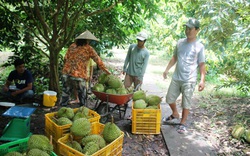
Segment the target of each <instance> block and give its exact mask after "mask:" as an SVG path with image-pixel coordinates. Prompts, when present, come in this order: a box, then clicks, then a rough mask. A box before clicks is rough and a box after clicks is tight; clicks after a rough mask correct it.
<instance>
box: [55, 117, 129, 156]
mask: <svg viewBox="0 0 250 156" xmlns="http://www.w3.org/2000/svg"><path fill="white" fill-rule="evenodd" d="M123 138H124V132H122V131H121V130H120V129H119V127H118V126H117V125H116V124H115V123H114V122H113V119H112V121H111V122H107V123H106V124H102V123H97V122H95V123H89V122H88V121H87V120H81V119H78V120H77V121H76V122H75V123H73V125H72V127H71V128H70V133H68V134H66V135H65V136H63V137H62V138H60V139H59V140H58V144H59V155H62V156H69V155H70V156H87V155H88V156H89V155H91V156H108V155H112V156H121V155H122V149H123V148H122V145H123Z"/></svg>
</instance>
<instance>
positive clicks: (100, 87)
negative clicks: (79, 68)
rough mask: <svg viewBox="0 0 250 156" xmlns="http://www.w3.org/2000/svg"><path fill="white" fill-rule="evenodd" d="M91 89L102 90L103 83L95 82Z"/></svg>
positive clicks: (103, 88)
mask: <svg viewBox="0 0 250 156" xmlns="http://www.w3.org/2000/svg"><path fill="white" fill-rule="evenodd" d="M92 89H93V90H95V91H97V92H104V90H105V87H104V85H103V84H101V83H97V84H95V85H94V86H93V88H92Z"/></svg>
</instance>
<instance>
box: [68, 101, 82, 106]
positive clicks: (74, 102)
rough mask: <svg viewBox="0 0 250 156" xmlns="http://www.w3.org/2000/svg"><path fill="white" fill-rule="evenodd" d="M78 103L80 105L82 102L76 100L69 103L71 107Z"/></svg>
mask: <svg viewBox="0 0 250 156" xmlns="http://www.w3.org/2000/svg"><path fill="white" fill-rule="evenodd" d="M78 103H80V101H78V100H74V101H70V102H69V104H71V105H72V104H78Z"/></svg>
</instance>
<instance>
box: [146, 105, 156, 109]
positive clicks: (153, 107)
mask: <svg viewBox="0 0 250 156" xmlns="http://www.w3.org/2000/svg"><path fill="white" fill-rule="evenodd" d="M145 109H158V106H156V105H154V106H147V107H146V108H145Z"/></svg>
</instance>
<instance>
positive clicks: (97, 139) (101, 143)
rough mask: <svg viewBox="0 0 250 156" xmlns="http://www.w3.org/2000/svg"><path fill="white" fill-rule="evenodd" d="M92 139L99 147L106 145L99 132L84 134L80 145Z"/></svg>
mask: <svg viewBox="0 0 250 156" xmlns="http://www.w3.org/2000/svg"><path fill="white" fill-rule="evenodd" d="M92 141H93V142H95V143H97V144H98V146H99V148H100V149H102V148H103V147H105V146H106V141H105V140H104V138H103V137H102V136H101V135H99V134H91V135H88V136H85V137H84V138H82V145H83V146H85V145H86V144H87V143H89V142H92Z"/></svg>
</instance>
